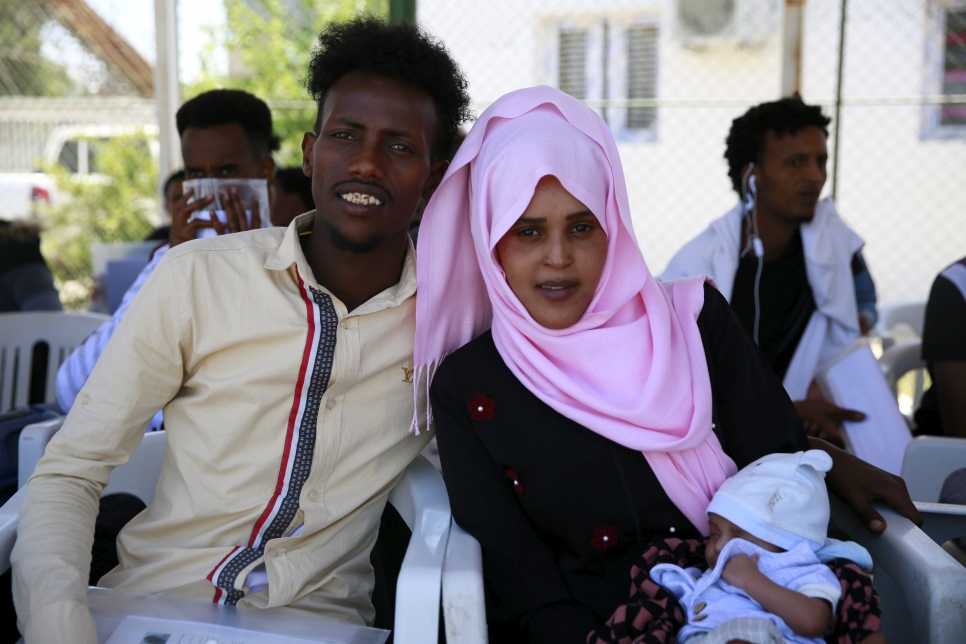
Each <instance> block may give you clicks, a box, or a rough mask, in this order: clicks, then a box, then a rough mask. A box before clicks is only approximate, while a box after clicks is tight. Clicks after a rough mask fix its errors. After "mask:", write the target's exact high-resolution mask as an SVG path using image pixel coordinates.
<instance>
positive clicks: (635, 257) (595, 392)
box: [414, 87, 737, 534]
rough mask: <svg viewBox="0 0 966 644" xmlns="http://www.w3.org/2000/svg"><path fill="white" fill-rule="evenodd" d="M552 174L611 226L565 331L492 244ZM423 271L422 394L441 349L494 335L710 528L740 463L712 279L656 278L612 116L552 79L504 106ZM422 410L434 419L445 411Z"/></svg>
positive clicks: (468, 156)
mask: <svg viewBox="0 0 966 644" xmlns="http://www.w3.org/2000/svg"><path fill="white" fill-rule="evenodd" d="M546 175H553V176H555V177H556V178H557V179H558V180H559V181H560V183H561V184H562V185H563V186H564V188H566V189H567V191H568V192H570V193H571V194H572V195H574V196H575V197H576V198H577V199H579V200H580V201H581V202H582V203H583V204H585V205H586V206H587V207H588V209H589V210H590V211H591V212H592V213H594V215H595V216H596V217H597V219H598V221H600V222H601V224H602V226H603V228H604V230H605V231H606V233H607V252H608V256H607V261H606V264H605V266H604V271H603V274H602V276H601V280H600V284H599V285H598V287H597V292H596V294H595V295H594V298H593V300H592V301H591V303H590V305H589V306H588V307H587V311H586V312H585V313H584V315H583V317H582V318H581V319H580V320H579V321H578V322H577V323H576V324H574V325H573V326H571V327H568V328H566V329H559V330H552V329H547V328H545V327H543V326H541V325H539V324H537V323H536V322H535V321H534V320H533V318H532V317H531V316H530V314H529V313H528V312H527V310H526V308H524V306H523V305H522V304H521V303H520V301H519V299H517V297H516V296H515V295H514V294H513V291H511V290H510V287H509V286H508V285H507V282H506V278H505V275H504V273H503V270H502V268H501V266H500V264H499V262H498V260H497V257H496V250H495V247H496V243H497V242H498V241H499V240H500V238H501V237H502V236H503V234H504V233H506V232H507V231H508V230H509V229H510V227H511V226H512V225H513V224H514V223H515V222H516V220H517V219H518V218H519V217H520V215H521V214H522V213H523V211H524V210H525V209H526V207H527V205H528V204H529V203H530V199H531V198H532V197H533V192H534V188H535V186H536V184H537V182H538V181H539V180H540V178H541V177H543V176H546ZM416 275H417V282H418V284H419V291H418V297H417V298H416V348H415V365H416V377H417V385H416V386H417V387H425V388H426V393H427V394H428V389H429V385H430V382H431V380H432V377H433V374H434V372H435V370H436V367H437V366H438V365H439V363H440V362H442V360H443V358H445V357H446V356H447V355H449V354H450V353H452V352H453V351H455V350H456V349H458V348H459V347H461V346H463V345H464V344H466V343H468V342H470V341H471V340H473V339H474V338H476V337H477V336H479V335H480V334H482V333H483V332H484V331H486V329H487V328H492V331H493V341H494V343H495V344H496V348H497V350H498V351H499V353H500V355H501V356H502V358H503V360H504V361H505V362H506V364H507V366H508V367H509V368H510V371H512V372H513V374H514V375H515V376H516V377H517V378H518V379H519V380H520V382H522V383H523V385H524V386H525V387H526V388H527V389H529V390H530V391H531V392H533V393H534V394H535V395H536V396H537V397H538V398H540V400H542V401H544V402H545V403H546V404H548V405H550V407H552V408H553V409H554V410H556V411H557V412H559V413H560V414H563V415H564V416H566V417H567V418H570V419H572V420H574V421H576V422H577V423H580V424H581V425H583V426H585V427H587V428H588V429H590V430H591V431H594V432H596V433H598V434H600V435H602V436H605V437H607V438H609V439H610V440H612V441H615V442H616V443H619V444H621V445H624V446H625V447H629V448H631V449H637V450H641V451H642V452H643V453H644V456H645V457H646V458H647V461H648V463H649V464H650V466H651V468H652V469H653V470H654V473H655V475H656V476H657V478H658V480H659V481H660V482H661V485H662V486H663V487H664V490H665V492H666V493H667V495H668V496H669V497H670V498H671V500H672V501H673V502H674V504H675V505H676V506H677V507H678V508H680V510H681V511H682V512H683V513H684V515H685V516H686V517H687V518H688V519H689V520H690V521H691V522H692V523H693V524H694V525H695V527H697V528H698V529H699V530H700V531H701V532H702V534H707V533H708V519H707V516H706V514H705V511H706V509H707V507H708V503H710V501H711V497H712V496H713V495H714V493H715V491H716V490H717V489H718V487H720V485H721V484H722V483H723V482H724V480H725V479H726V478H727V477H728V476H730V475H732V474H734V473H735V472H736V471H737V468H736V467H735V464H734V462H733V461H732V460H731V459H730V458H729V457H728V456H727V455H726V454H725V453H724V451H723V450H722V449H721V444H720V443H719V442H718V439H717V437H716V436H715V434H714V432H713V431H712V428H711V383H710V378H709V375H708V365H707V359H706V357H705V353H704V345H703V344H702V341H701V334H700V332H699V331H698V327H697V317H698V314H699V313H700V312H701V307H702V306H703V305H704V290H703V289H704V282H705V278H704V277H698V278H689V279H686V280H678V281H676V282H670V283H667V284H662V283H661V282H659V281H657V280H656V279H655V278H654V277H653V276H652V275H651V273H650V271H649V270H648V268H647V265H646V264H645V263H644V257H643V256H642V255H641V251H640V248H639V247H638V245H637V240H636V237H635V235H634V231H633V227H632V225H631V216H630V209H629V207H628V201H627V188H626V186H625V184H624V172H623V169H622V168H621V163H620V158H619V157H618V154H617V146H616V144H615V143H614V139H613V137H612V136H611V133H610V130H609V129H608V127H607V124H606V123H604V121H603V120H602V119H601V118H600V116H598V115H597V114H596V113H595V112H594V111H593V110H591V109H589V108H587V107H586V106H584V105H583V104H582V103H580V102H579V101H577V100H575V99H573V98H571V97H570V96H567V95H566V94H564V93H562V92H560V91H558V90H556V89H553V88H550V87H533V88H529V89H523V90H518V91H516V92H512V93H510V94H507V95H506V96H504V97H502V98H500V99H499V100H498V101H497V102H496V103H494V104H493V105H491V106H490V107H489V109H487V110H486V111H485V112H484V113H483V114H482V115H481V116H480V118H479V120H478V121H477V122H476V124H475V125H474V126H473V129H472V131H470V133H469V135H468V136H467V137H466V140H465V141H464V142H463V145H462V146H461V147H460V149H459V152H458V153H457V155H456V158H455V159H453V162H452V164H451V165H450V167H449V170H448V171H447V173H446V175H445V176H444V177H443V180H442V183H441V184H440V186H439V188H438V189H437V190H436V194H435V195H434V196H433V198H432V200H431V201H430V203H429V206H428V207H427V208H426V212H425V214H424V215H423V220H422V225H421V226H420V231H419V247H418V261H417V268H416ZM417 398H421V397H417ZM424 400H428V396H427V397H426V398H424ZM419 413H421V412H420V410H417V414H419ZM425 413H426V417H427V420H428V421H429V422H432V410H431V409H427V410H425ZM415 425H416V421H415V419H414V426H415Z"/></svg>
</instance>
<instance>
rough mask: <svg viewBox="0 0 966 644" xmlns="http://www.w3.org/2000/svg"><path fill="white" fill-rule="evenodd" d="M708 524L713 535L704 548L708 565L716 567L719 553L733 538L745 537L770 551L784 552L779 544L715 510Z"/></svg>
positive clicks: (711, 513)
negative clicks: (749, 531) (751, 531)
mask: <svg viewBox="0 0 966 644" xmlns="http://www.w3.org/2000/svg"><path fill="white" fill-rule="evenodd" d="M708 524H709V525H710V526H711V536H709V537H708V545H707V546H706V547H705V550H704V558H705V559H706V560H707V561H708V567H709V568H714V566H715V564H716V563H718V555H720V554H721V551H722V550H724V547H725V546H726V545H728V542H729V541H731V540H732V539H744V540H745V541H750V542H751V543H753V544H755V545H756V546H760V547H762V548H764V549H765V550H767V551H768V552H782V549H781V548H779V547H778V546H774V545H772V544H770V543H768V542H767V541H762V540H761V539H759V538H758V537H756V536H755V535H753V534H750V533H748V532H745V531H744V530H742V529H741V528H739V527H738V526H736V525H735V524H734V523H732V522H731V521H728V520H727V519H726V518H724V517H723V516H721V515H719V514H715V513H714V512H710V513H708Z"/></svg>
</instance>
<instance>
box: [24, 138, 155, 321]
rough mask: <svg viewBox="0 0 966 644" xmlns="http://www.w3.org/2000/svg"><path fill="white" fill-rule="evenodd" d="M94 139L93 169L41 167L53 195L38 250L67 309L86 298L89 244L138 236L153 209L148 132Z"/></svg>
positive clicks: (90, 281)
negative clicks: (74, 171)
mask: <svg viewBox="0 0 966 644" xmlns="http://www.w3.org/2000/svg"><path fill="white" fill-rule="evenodd" d="M95 143H96V152H95V157H94V159H93V165H94V167H95V168H96V169H97V174H91V175H87V176H78V175H73V174H71V173H70V172H68V171H67V170H65V169H64V168H62V167H60V166H54V167H50V168H47V169H46V171H47V173H48V174H50V175H51V176H53V177H54V179H55V182H56V186H57V193H58V196H57V198H56V199H55V200H54V204H53V205H52V206H51V207H50V210H49V213H48V217H47V218H46V229H47V230H46V232H45V233H44V237H43V253H44V257H46V258H47V263H48V264H49V265H50V268H51V271H52V272H53V274H54V280H55V282H56V284H57V287H58V290H60V294H61V300H62V301H63V302H64V306H65V307H66V308H68V309H84V308H86V306H87V303H88V302H89V300H90V297H91V291H92V289H93V286H94V280H93V267H92V264H91V244H94V243H99V242H120V241H141V240H143V239H144V238H145V237H147V236H148V234H150V232H151V231H152V230H153V229H154V224H152V223H151V217H152V214H153V213H156V212H157V209H158V202H157V197H156V190H157V182H158V166H157V161H155V159H154V158H153V157H152V155H151V153H150V141H149V139H148V135H147V134H133V135H129V136H118V137H114V138H111V139H108V140H106V141H92V142H91V144H92V145H93V144H95Z"/></svg>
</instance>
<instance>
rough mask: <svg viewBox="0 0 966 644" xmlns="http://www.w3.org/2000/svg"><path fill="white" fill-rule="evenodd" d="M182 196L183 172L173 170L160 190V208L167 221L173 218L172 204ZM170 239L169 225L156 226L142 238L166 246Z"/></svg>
mask: <svg viewBox="0 0 966 644" xmlns="http://www.w3.org/2000/svg"><path fill="white" fill-rule="evenodd" d="M183 194H184V170H175V171H174V172H172V173H171V174H169V175H168V178H167V179H165V180H164V187H162V188H161V207H162V208H163V209H164V212H165V213H167V215H168V219H169V220H171V219H173V218H174V204H176V203H178V201H179V200H180V199H181V196H182V195H183ZM170 237H171V224H165V225H163V226H158V227H157V228H156V229H154V231H153V232H152V233H151V234H150V235H148V236H147V237H145V238H144V241H159V242H160V241H163V242H165V244H167V242H168V239H169V238H170Z"/></svg>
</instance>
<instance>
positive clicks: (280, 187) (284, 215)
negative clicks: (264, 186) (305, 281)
mask: <svg viewBox="0 0 966 644" xmlns="http://www.w3.org/2000/svg"><path fill="white" fill-rule="evenodd" d="M268 198H269V204H270V207H269V209H268V210H269V213H270V214H271V218H272V225H273V226H282V227H283V228H284V227H285V226H288V225H289V224H290V223H292V220H293V219H295V218H296V217H298V216H299V215H301V214H302V213H303V212H308V211H310V210H315V199H314V198H313V197H312V178H311V177H307V176H305V173H304V172H302V168H301V167H300V166H292V167H290V168H275V174H273V175H272V180H271V181H269V182H268Z"/></svg>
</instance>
